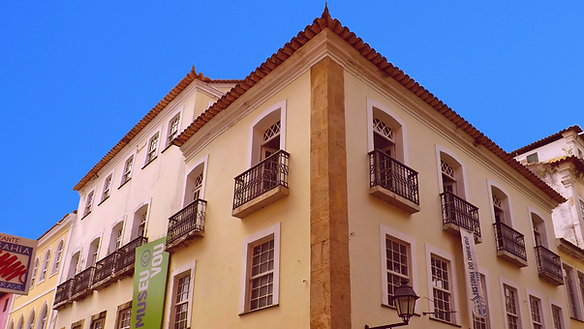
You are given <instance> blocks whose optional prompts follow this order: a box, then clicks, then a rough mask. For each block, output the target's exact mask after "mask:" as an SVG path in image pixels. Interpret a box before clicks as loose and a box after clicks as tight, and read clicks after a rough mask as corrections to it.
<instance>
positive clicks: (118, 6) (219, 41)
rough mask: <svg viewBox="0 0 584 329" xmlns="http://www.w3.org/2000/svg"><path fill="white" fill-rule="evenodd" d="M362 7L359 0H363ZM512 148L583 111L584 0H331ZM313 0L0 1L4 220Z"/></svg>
mask: <svg viewBox="0 0 584 329" xmlns="http://www.w3.org/2000/svg"><path fill="white" fill-rule="evenodd" d="M355 4H358V7H355ZM328 6H329V10H330V13H331V15H332V16H333V17H335V18H338V19H339V20H340V21H341V23H342V24H343V25H345V26H348V27H349V28H350V29H351V30H352V31H353V32H355V33H356V34H357V36H359V37H361V38H362V39H363V40H364V41H365V42H367V43H369V44H370V45H371V46H372V47H373V48H375V49H376V50H377V51H378V52H380V53H381V54H382V55H384V56H385V57H386V58H388V59H389V60H390V61H391V62H392V63H393V64H394V65H396V66H398V67H399V68H401V69H402V70H404V71H405V72H406V73H408V74H409V75H410V76H412V77H413V78H414V79H416V80H417V81H418V82H420V83H421V84H422V85H424V86H425V87H426V88H427V89H429V90H430V91H431V92H432V93H434V94H435V95H436V96H438V97H439V98H440V99H441V100H443V101H444V102H445V103H446V104H448V105H449V106H450V107H451V108H452V109H454V110H455V111H457V112H458V113H459V114H461V115H462V116H463V117H464V118H465V119H467V120H468V121H470V122H471V123H472V124H473V125H475V126H476V127H477V128H478V129H480V130H481V131H482V132H483V133H485V134H486V135H487V136H489V137H490V138H491V139H493V140H494V141H495V142H496V143H498V144H499V145H501V146H502V147H503V149H505V150H506V151H512V150H514V149H516V148H518V147H521V146H523V145H526V144H529V143H531V142H533V141H535V140H537V139H540V138H542V137H545V136H547V135H550V134H552V133H554V132H556V131H559V130H561V129H563V128H566V127H568V126H570V125H573V124H581V125H584V122H583V120H582V118H583V115H582V105H581V99H582V94H583V92H582V90H584V83H583V82H582V77H584V61H583V60H582V59H583V58H584V20H583V19H582V17H584V2H582V1H562V2H544V1H514V2H509V1H489V2H486V1H485V2H472V3H471V2H468V1H416V2H410V1H400V2H397V1H369V0H361V1H358V2H355V1H340V0H338V1H336V0H332V1H328ZM323 7H324V2H317V1H290V2H278V3H276V2H273V1H253V0H252V1H234V2H231V1H224V2H211V1H184V2H182V1H166V2H164V3H163V2H154V1H139V2H138V1H99V2H91V3H90V2H87V1H59V0H57V1H26V0H22V1H2V2H0V45H1V47H0V96H1V97H2V105H1V106H2V121H1V122H2V123H3V126H4V127H5V128H4V143H3V144H4V145H3V147H4V152H3V156H2V161H0V172H1V173H2V178H3V179H2V181H3V182H4V188H3V189H2V190H1V192H0V232H3V233H8V234H14V235H19V236H24V237H27V238H37V237H38V236H40V235H41V234H42V233H43V232H44V231H46V230H47V229H48V228H50V227H51V226H52V225H53V224H54V223H55V222H56V221H57V220H59V219H60V218H61V217H63V216H64V215H65V214H66V213H68V212H71V211H72V210H74V209H76V208H77V206H78V202H79V197H78V194H77V192H75V191H73V190H72V187H73V186H74V185H75V184H76V183H77V182H78V181H79V180H80V179H81V178H82V177H83V176H84V175H85V174H86V173H87V171H89V169H91V168H92V167H93V166H94V165H95V164H96V163H97V161H99V160H100V159H101V158H102V157H103V156H104V155H105V153H106V152H107V151H109V150H110V149H111V148H112V147H113V145H115V143H116V142H117V141H119V140H120V139H121V137H123V136H124V134H125V133H126V132H127V131H128V130H130V129H131V128H132V127H133V125H134V124H135V123H136V122H137V121H138V120H139V119H140V118H141V117H142V116H144V115H145V114H146V112H148V111H149V110H150V109H151V108H152V107H153V106H154V105H156V103H158V101H159V100H160V99H162V97H164V95H166V93H167V92H168V91H170V89H171V88H172V87H173V86H174V85H175V84H176V83H177V82H178V81H180V79H181V78H182V77H183V76H185V75H186V73H188V72H189V70H190V68H191V66H192V65H193V64H194V65H195V66H196V68H197V71H200V72H203V73H204V74H205V75H207V76H209V77H211V78H217V79H229V78H239V79H241V78H244V77H245V76H246V75H247V74H248V73H250V72H251V71H252V70H253V69H255V68H256V67H257V66H258V65H259V64H261V63H262V62H263V61H264V60H265V59H266V58H268V57H269V56H270V55H271V54H272V53H273V52H275V51H276V50H277V49H278V48H280V47H281V46H283V45H284V44H285V43H286V42H287V41H289V40H290V39H291V38H292V37H293V36H295V35H296V34H297V33H298V32H299V31H300V30H303V29H304V27H305V26H306V25H308V24H310V23H311V22H312V20H313V19H314V18H315V17H317V16H320V15H321V13H322V10H323Z"/></svg>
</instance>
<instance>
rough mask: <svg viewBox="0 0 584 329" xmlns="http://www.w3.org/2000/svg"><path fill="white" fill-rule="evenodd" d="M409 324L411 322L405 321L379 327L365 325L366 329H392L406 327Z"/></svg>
mask: <svg viewBox="0 0 584 329" xmlns="http://www.w3.org/2000/svg"><path fill="white" fill-rule="evenodd" d="M408 323H409V321H404V322H401V323H393V324H386V325H384V326H378V327H370V326H368V325H365V329H390V328H395V327H401V326H405V325H407V324H408Z"/></svg>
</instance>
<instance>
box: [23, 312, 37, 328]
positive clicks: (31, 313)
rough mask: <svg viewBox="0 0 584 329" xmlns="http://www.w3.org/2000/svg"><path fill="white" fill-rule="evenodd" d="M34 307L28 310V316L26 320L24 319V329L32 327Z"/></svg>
mask: <svg viewBox="0 0 584 329" xmlns="http://www.w3.org/2000/svg"><path fill="white" fill-rule="evenodd" d="M34 317H35V314H34V309H33V310H32V311H31V312H30V315H29V316H28V320H27V321H26V328H25V329H33V328H34Z"/></svg>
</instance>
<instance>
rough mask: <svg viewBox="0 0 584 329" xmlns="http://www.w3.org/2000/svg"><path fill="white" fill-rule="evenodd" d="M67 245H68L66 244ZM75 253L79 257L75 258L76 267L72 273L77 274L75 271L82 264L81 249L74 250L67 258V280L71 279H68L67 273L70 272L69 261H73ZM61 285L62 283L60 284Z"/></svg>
mask: <svg viewBox="0 0 584 329" xmlns="http://www.w3.org/2000/svg"><path fill="white" fill-rule="evenodd" d="M68 244H69V243H68ZM76 253H79V257H78V258H77V267H76V268H75V269H74V272H77V269H78V268H79V266H80V265H81V262H83V258H82V257H81V255H83V247H79V248H77V249H75V250H74V251H73V252H72V253H71V256H70V257H69V259H68V260H67V263H68V264H69V265H68V266H67V274H66V279H67V280H69V279H71V278H70V277H69V272H71V265H72V264H71V261H72V260H73V256H75V254H76ZM61 283H62V282H61Z"/></svg>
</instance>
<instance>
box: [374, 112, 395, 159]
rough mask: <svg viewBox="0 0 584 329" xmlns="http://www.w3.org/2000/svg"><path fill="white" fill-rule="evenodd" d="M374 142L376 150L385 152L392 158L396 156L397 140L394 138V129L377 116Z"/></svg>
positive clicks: (375, 118) (375, 117)
mask: <svg viewBox="0 0 584 329" xmlns="http://www.w3.org/2000/svg"><path fill="white" fill-rule="evenodd" d="M373 143H374V145H375V149H376V150H380V151H382V152H385V153H386V154H387V155H389V156H390V157H392V158H395V156H396V151H395V141H394V139H393V130H392V129H391V128H390V127H389V126H388V125H387V124H385V122H383V121H382V119H380V118H378V117H377V116H375V114H374V117H373Z"/></svg>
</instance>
